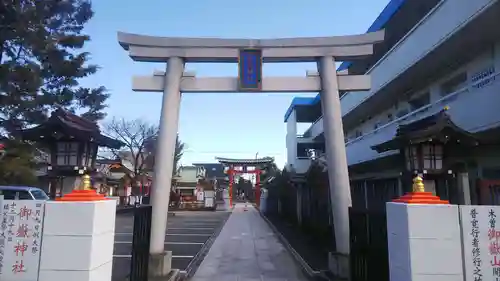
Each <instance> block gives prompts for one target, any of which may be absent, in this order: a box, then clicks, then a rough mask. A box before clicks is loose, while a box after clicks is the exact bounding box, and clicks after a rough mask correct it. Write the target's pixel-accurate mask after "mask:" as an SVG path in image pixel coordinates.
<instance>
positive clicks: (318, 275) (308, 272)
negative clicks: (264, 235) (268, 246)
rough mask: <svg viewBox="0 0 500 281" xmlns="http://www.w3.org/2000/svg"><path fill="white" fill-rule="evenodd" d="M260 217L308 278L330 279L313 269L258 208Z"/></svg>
mask: <svg viewBox="0 0 500 281" xmlns="http://www.w3.org/2000/svg"><path fill="white" fill-rule="evenodd" d="M258 212H259V214H260V217H261V218H262V219H264V221H265V222H266V223H267V225H269V227H270V228H271V229H272V230H273V232H274V233H275V234H276V236H278V239H279V240H280V241H281V243H282V244H283V246H285V248H286V249H287V250H288V252H289V253H290V254H291V255H292V257H293V259H294V261H295V262H296V263H297V264H298V265H299V266H300V267H301V269H302V271H303V272H304V273H305V274H306V275H307V277H308V278H309V279H310V280H332V279H330V278H328V277H327V276H326V275H325V273H324V272H322V271H317V270H314V269H313V268H312V267H311V266H310V265H309V264H308V263H307V262H306V261H305V260H304V259H303V258H302V256H300V254H299V253H297V251H295V249H294V248H293V247H292V245H290V243H288V240H286V238H285V237H284V236H283V234H281V232H279V230H278V229H277V228H276V226H274V224H273V223H272V222H271V221H270V220H269V219H268V218H267V217H266V216H265V215H264V214H263V213H262V212H261V211H260V210H259V211H258Z"/></svg>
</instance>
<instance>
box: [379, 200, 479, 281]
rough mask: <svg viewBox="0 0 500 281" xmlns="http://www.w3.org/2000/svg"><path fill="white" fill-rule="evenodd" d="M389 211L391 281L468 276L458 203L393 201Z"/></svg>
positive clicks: (451, 279) (451, 280) (455, 280)
mask: <svg viewBox="0 0 500 281" xmlns="http://www.w3.org/2000/svg"><path fill="white" fill-rule="evenodd" d="M386 211H387V244H388V248H389V276H390V280H391V281H412V280H426V281H427V280H428V281H441V280H447V281H448V280H449V281H463V280H465V279H464V275H463V261H462V239H461V236H460V222H459V215H458V206H457V205H448V204H425V203H423V204H408V203H404V202H403V203H392V202H391V203H387V209H386ZM430 225H432V227H429V226H430ZM468 254H469V253H468ZM466 280H469V279H466ZM485 280H486V279H485Z"/></svg>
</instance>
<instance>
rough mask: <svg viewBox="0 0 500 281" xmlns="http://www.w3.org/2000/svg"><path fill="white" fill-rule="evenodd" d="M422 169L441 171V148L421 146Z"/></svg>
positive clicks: (427, 145) (429, 145)
mask: <svg viewBox="0 0 500 281" xmlns="http://www.w3.org/2000/svg"><path fill="white" fill-rule="evenodd" d="M422 154H423V158H424V169H432V170H441V169H442V168H443V147H442V146H441V145H432V144H426V145H423V146H422Z"/></svg>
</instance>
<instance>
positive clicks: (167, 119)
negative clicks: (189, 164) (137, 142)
mask: <svg viewBox="0 0 500 281" xmlns="http://www.w3.org/2000/svg"><path fill="white" fill-rule="evenodd" d="M183 72H184V62H183V60H182V59H181V58H179V57H172V58H169V59H168V61H167V71H166V73H165V85H164V87H165V89H164V92H163V99H162V107H161V116H160V132H159V136H158V141H157V144H156V145H157V150H156V154H155V173H154V180H153V188H152V195H151V204H152V205H153V217H152V222H151V245H150V249H149V251H150V253H151V261H150V265H149V267H150V273H151V274H152V275H160V276H162V275H166V274H168V273H169V271H170V265H167V264H165V263H164V262H165V261H164V257H165V256H169V255H166V254H165V253H164V246H165V245H164V244H165V234H166V233H165V232H166V229H167V217H168V202H169V199H170V190H171V183H172V171H173V168H174V167H173V164H174V154H175V142H176V138H177V129H178V120H179V108H180V103H181V93H180V83H181V78H182V74H183Z"/></svg>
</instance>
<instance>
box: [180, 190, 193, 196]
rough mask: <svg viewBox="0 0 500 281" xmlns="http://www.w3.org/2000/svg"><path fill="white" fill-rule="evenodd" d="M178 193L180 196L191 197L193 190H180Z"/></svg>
mask: <svg viewBox="0 0 500 281" xmlns="http://www.w3.org/2000/svg"><path fill="white" fill-rule="evenodd" d="M179 193H180V195H181V196H193V195H194V190H193V189H180V190H179Z"/></svg>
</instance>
